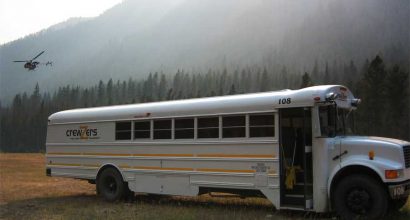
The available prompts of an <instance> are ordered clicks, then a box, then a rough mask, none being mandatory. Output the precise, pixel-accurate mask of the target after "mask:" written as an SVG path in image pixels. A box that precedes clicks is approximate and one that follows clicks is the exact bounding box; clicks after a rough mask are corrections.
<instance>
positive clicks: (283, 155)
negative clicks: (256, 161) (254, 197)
mask: <svg viewBox="0 0 410 220" xmlns="http://www.w3.org/2000/svg"><path fill="white" fill-rule="evenodd" d="M279 126H280V131H279V135H280V139H279V141H280V142H279V145H280V181H281V182H280V186H281V188H280V201H281V207H290V208H300V209H305V210H310V209H312V208H313V185H312V182H313V181H312V180H313V175H312V172H313V171H312V116H311V108H286V109H280V110H279Z"/></svg>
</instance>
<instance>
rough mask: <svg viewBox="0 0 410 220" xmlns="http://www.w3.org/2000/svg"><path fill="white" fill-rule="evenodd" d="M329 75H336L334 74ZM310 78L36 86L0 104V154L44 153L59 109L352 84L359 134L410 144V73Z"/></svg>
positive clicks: (205, 75) (235, 76)
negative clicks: (49, 127) (52, 116)
mask: <svg viewBox="0 0 410 220" xmlns="http://www.w3.org/2000/svg"><path fill="white" fill-rule="evenodd" d="M330 71H333V72H335V73H337V74H333V75H330V74H329V73H330ZM310 73H312V74H315V75H316V78H312V77H311V74H310ZM310 73H307V72H306V73H304V74H303V75H301V74H298V73H294V72H291V71H288V68H286V66H282V69H281V71H280V72H278V73H277V72H273V71H270V70H269V69H268V68H266V67H264V66H253V67H247V68H241V69H239V68H238V69H209V70H208V71H206V72H186V71H184V70H178V71H177V72H176V73H174V74H173V75H168V76H166V75H165V74H163V73H158V72H155V73H150V74H149V75H148V76H147V77H146V78H144V79H139V80H136V79H132V78H129V79H128V80H123V81H120V80H117V81H115V80H112V79H109V80H107V81H99V82H98V83H97V84H95V85H93V86H90V87H79V86H70V85H66V86H62V87H59V88H58V89H57V91H55V92H52V93H50V92H47V91H46V92H44V91H42V89H41V88H40V87H39V86H38V85H36V86H35V87H34V91H32V92H31V93H20V94H17V95H16V96H15V97H14V99H13V102H12V104H11V106H9V107H4V106H3V107H2V106H1V103H0V122H1V123H0V152H1V151H3V152H38V151H41V152H44V150H45V139H46V127H47V118H48V116H49V115H50V114H52V113H54V112H57V111H61V110H66V109H72V108H81V107H93V106H106V105H117V104H127V103H142V102H153V101H162V100H176V99H187V98H195V97H208V96H220V95H229V94H238V93H249V92H260V91H270V90H279V89H284V88H293V89H298V88H301V87H306V86H312V85H320V84H342V85H348V87H349V88H350V89H351V90H352V91H353V94H354V95H355V96H356V97H359V98H362V99H363V102H362V104H360V105H359V108H358V110H357V112H355V113H354V117H355V119H356V133H357V134H360V135H377V136H384V137H393V138H400V139H405V140H410V131H409V129H410V127H409V124H410V123H409V122H410V111H409V108H410V102H409V101H408V99H407V98H404V97H409V94H410V91H409V89H410V86H409V71H408V70H406V69H405V68H402V67H401V66H399V65H386V64H385V62H384V61H383V59H382V58H381V57H380V56H376V57H374V58H373V59H372V60H371V61H365V62H363V63H362V64H359V65H358V64H355V63H354V62H353V61H351V62H349V63H346V64H344V65H336V66H334V65H333V64H327V63H326V64H324V65H323V66H322V65H314V66H313V67H312V69H311V72H310ZM349 76H356V77H354V78H352V77H349ZM352 117H353V116H352Z"/></svg>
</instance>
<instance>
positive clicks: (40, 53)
mask: <svg viewBox="0 0 410 220" xmlns="http://www.w3.org/2000/svg"><path fill="white" fill-rule="evenodd" d="M43 53H44V51H41V53H39V54H38V55H37V56H35V57H34V58H33V59H31V60H35V59H37V57H39V56H41V54H43Z"/></svg>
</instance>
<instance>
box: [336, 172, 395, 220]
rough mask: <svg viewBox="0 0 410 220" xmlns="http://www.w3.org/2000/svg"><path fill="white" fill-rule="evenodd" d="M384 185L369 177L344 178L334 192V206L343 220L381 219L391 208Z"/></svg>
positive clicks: (354, 176)
mask: <svg viewBox="0 0 410 220" xmlns="http://www.w3.org/2000/svg"><path fill="white" fill-rule="evenodd" d="M388 201H389V199H388V195H387V192H386V191H385V189H384V187H383V185H381V184H380V183H379V182H378V181H377V180H375V179H374V178H372V177H370V176H367V175H351V176H347V177H345V178H343V179H342V180H341V181H340V182H339V183H338V184H337V185H336V188H335V191H334V197H333V204H334V206H335V209H336V212H337V213H338V214H339V216H340V217H341V218H343V219H357V218H365V219H379V218H381V217H383V216H384V215H385V214H386V211H387V209H388V207H389V203H388Z"/></svg>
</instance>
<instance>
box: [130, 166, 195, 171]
mask: <svg viewBox="0 0 410 220" xmlns="http://www.w3.org/2000/svg"><path fill="white" fill-rule="evenodd" d="M133 168H134V169H139V170H183V171H194V169H193V168H185V167H145V166H135V167H133Z"/></svg>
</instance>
